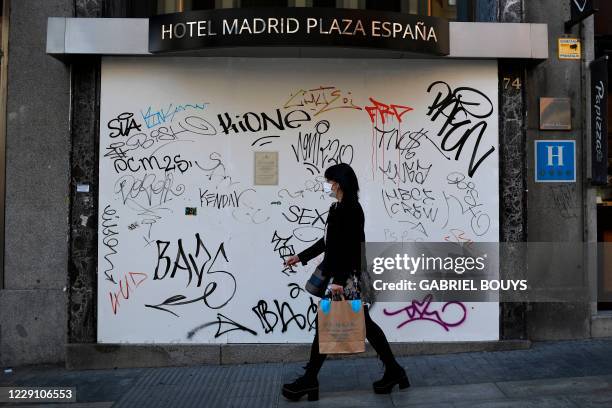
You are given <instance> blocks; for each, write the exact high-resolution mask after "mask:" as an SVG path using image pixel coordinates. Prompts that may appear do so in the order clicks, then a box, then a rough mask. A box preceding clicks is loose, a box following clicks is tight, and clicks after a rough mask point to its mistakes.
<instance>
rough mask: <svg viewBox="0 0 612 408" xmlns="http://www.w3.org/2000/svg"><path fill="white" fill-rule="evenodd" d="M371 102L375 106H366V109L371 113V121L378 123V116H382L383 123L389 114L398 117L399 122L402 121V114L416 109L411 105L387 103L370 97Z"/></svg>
mask: <svg viewBox="0 0 612 408" xmlns="http://www.w3.org/2000/svg"><path fill="white" fill-rule="evenodd" d="M370 102H372V105H373V106H366V107H365V110H366V111H367V112H368V115H370V121H372V123H376V118H377V116H380V119H381V122H382V124H383V125H384V124H385V123H386V121H387V118H388V117H389V116H392V117H394V118H395V119H397V121H398V122H401V121H402V116H404V115H405V114H407V113H408V112H410V111H412V110H414V109H412V108H411V107H409V106H403V105H395V104H391V105H387V104H385V103H382V102H379V101H377V100H376V99H374V98H370Z"/></svg>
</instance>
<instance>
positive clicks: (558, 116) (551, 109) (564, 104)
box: [540, 98, 572, 130]
mask: <svg viewBox="0 0 612 408" xmlns="http://www.w3.org/2000/svg"><path fill="white" fill-rule="evenodd" d="M540 130H572V105H571V100H570V98H540Z"/></svg>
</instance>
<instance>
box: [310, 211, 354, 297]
mask: <svg viewBox="0 0 612 408" xmlns="http://www.w3.org/2000/svg"><path fill="white" fill-rule="evenodd" d="M364 221H365V217H364V215H363V209H362V208H361V204H359V201H353V202H342V201H340V202H335V203H333V204H332V205H331V206H330V207H329V213H328V214H327V222H326V224H327V234H326V235H327V237H326V238H321V239H319V240H318V241H317V242H315V243H314V244H313V245H312V246H310V247H309V248H307V249H305V250H304V251H302V252H300V253H299V254H298V257H299V258H300V261H301V262H302V264H304V265H306V264H307V263H308V261H310V260H311V259H313V258H314V257H316V256H318V255H319V254H321V253H323V252H325V256H324V257H323V261H322V262H321V264H320V265H319V267H320V269H321V270H322V272H323V274H324V275H326V276H331V277H333V278H334V283H336V284H338V285H344V283H345V282H346V280H347V279H348V278H349V277H350V276H352V275H356V276H357V277H358V278H359V277H360V275H361V270H362V266H363V263H364V260H363V257H362V254H364V253H365V252H363V251H365V247H364V244H365V233H364V230H363V228H364ZM362 249H363V250H362Z"/></svg>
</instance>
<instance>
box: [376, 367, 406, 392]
mask: <svg viewBox="0 0 612 408" xmlns="http://www.w3.org/2000/svg"><path fill="white" fill-rule="evenodd" d="M395 384H398V385H399V388H400V390H403V389H404V388H408V387H410V381H408V376H407V375H406V371H405V370H404V369H403V368H402V366H401V365H399V364H398V363H397V361H395V362H393V363H391V364H388V365H387V364H385V374H384V375H383V377H382V378H381V379H380V380H378V381H374V383H373V384H372V386H373V387H374V392H375V393H376V394H389V393H390V392H391V390H393V387H394V386H395Z"/></svg>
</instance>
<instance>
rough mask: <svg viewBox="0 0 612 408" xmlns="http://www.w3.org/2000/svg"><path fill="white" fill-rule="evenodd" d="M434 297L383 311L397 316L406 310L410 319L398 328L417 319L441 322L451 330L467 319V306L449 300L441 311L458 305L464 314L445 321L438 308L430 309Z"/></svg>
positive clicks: (441, 324)
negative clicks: (453, 319) (452, 320)
mask: <svg viewBox="0 0 612 408" xmlns="http://www.w3.org/2000/svg"><path fill="white" fill-rule="evenodd" d="M432 298H433V296H432V295H427V296H425V298H424V299H423V301H421V302H419V301H418V300H413V301H412V303H411V304H410V305H409V306H406V307H404V308H402V309H399V310H395V311H388V310H387V309H383V312H384V313H385V315H386V316H395V315H397V314H400V313H401V312H406V314H407V315H408V320H406V321H404V322H402V323H400V324H399V325H398V326H397V328H398V329H399V328H401V327H403V326H404V325H406V324H408V323H412V322H414V321H417V320H429V321H430V322H434V323H437V324H439V325H440V326H442V327H443V328H444V330H446V331H450V328H451V327H457V326H459V325H460V324H461V323H463V322H464V321H465V319H466V317H467V308H466V307H465V305H464V304H463V303H461V302H447V303H445V304H444V306H442V310H441V311H440V312H441V313H442V314H443V313H444V312H445V311H446V308H447V307H448V306H450V305H457V306H459V307H460V308H461V309H462V310H463V316H462V317H461V319H460V320H459V321H458V322H454V323H450V322H446V321H444V320H443V319H442V317H441V316H440V312H438V311H437V310H436V311H433V312H432V311H429V310H428V309H429V305H431V301H432Z"/></svg>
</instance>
